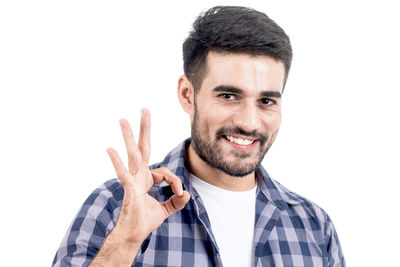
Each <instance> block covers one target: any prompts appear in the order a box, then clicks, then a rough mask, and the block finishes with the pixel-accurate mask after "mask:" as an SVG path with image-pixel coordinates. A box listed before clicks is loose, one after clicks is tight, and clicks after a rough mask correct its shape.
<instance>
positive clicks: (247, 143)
mask: <svg viewBox="0 0 400 267" xmlns="http://www.w3.org/2000/svg"><path fill="white" fill-rule="evenodd" d="M222 140H223V141H225V142H226V143H227V144H229V145H230V147H232V148H233V149H234V150H237V151H241V152H248V151H250V150H252V149H253V148H254V147H255V146H256V145H258V144H259V142H260V141H259V140H258V139H250V138H248V137H247V138H246V137H243V136H240V137H239V136H233V135H223V138H222Z"/></svg>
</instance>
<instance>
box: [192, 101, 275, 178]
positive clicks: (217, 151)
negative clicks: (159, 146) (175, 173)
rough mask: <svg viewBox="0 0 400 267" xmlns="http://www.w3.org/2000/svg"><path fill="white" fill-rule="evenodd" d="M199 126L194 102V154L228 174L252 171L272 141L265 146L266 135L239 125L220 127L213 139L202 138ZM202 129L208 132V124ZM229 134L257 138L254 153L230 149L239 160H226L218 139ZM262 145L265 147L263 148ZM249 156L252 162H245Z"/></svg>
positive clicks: (244, 174) (240, 174) (239, 175)
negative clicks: (256, 147) (256, 148)
mask: <svg viewBox="0 0 400 267" xmlns="http://www.w3.org/2000/svg"><path fill="white" fill-rule="evenodd" d="M199 128H200V127H199V114H198V112H197V107H196V104H195V111H194V116H193V122H192V133H191V134H192V145H193V149H194V151H195V152H196V154H197V155H198V156H199V157H200V158H201V159H202V160H203V161H205V162H206V163H207V164H208V165H209V166H211V167H213V168H216V169H218V170H221V171H223V172H224V173H226V174H228V175H230V176H236V177H243V176H246V175H247V174H250V173H252V172H253V171H254V170H255V169H257V167H258V166H259V165H260V163H261V161H262V160H263V158H264V156H265V154H266V153H267V151H268V150H269V148H270V147H271V145H272V142H273V140H271V142H270V143H269V144H268V145H267V146H266V147H265V144H266V142H267V140H268V137H267V136H266V135H263V134H261V133H259V132H257V131H255V130H254V131H252V132H247V131H245V130H243V129H242V128H240V127H221V128H219V129H218V130H217V132H216V134H215V135H216V136H215V139H214V141H212V140H211V138H203V137H202V135H201V132H200V129H199ZM203 130H205V132H208V126H205V129H203ZM230 134H240V135H243V136H247V137H252V138H255V139H257V140H258V141H259V142H260V143H259V149H258V151H257V152H256V153H254V152H253V153H247V152H240V151H235V150H232V151H231V153H232V154H233V155H234V156H235V157H236V158H238V160H239V162H238V161H236V160H235V161H234V162H229V161H227V160H226V159H225V158H224V156H223V153H222V149H221V147H220V144H219V143H218V141H219V140H220V139H221V138H225V137H224V136H227V135H230ZM273 137H275V136H273ZM272 139H274V138H272ZM264 147H265V149H263V148H264ZM254 154H255V155H254ZM251 157H254V158H255V160H254V161H253V162H250V163H246V161H245V160H246V159H249V158H251Z"/></svg>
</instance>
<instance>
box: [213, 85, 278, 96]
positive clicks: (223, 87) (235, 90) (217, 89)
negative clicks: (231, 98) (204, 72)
mask: <svg viewBox="0 0 400 267" xmlns="http://www.w3.org/2000/svg"><path fill="white" fill-rule="evenodd" d="M213 91H214V92H221V93H235V94H244V91H243V90H242V89H239V88H236V87H233V86H226V85H220V86H217V87H215V88H214V90H213ZM261 96H263V97H274V98H281V97H282V94H281V93H280V92H278V91H262V92H261Z"/></svg>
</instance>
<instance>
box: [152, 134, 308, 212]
mask: <svg viewBox="0 0 400 267" xmlns="http://www.w3.org/2000/svg"><path fill="white" fill-rule="evenodd" d="M190 142H191V139H190V138H188V139H186V140H185V141H183V142H182V143H180V144H179V145H178V146H177V147H176V148H175V149H173V150H172V151H171V152H169V153H168V154H167V156H166V157H165V159H164V160H163V161H162V162H161V163H160V166H165V167H167V168H168V169H169V170H171V171H172V172H173V173H175V174H176V175H177V176H178V177H179V178H181V180H182V183H183V186H184V188H185V189H186V190H188V191H189V192H193V188H192V185H191V182H190V181H191V179H190V171H189V164H188V161H187V159H186V150H187V149H188V147H189V145H190ZM157 167H158V166H157ZM256 180H257V187H258V189H257V192H258V193H259V192H260V191H261V192H262V193H263V194H264V196H265V197H266V198H267V199H268V201H270V202H272V203H273V204H274V205H275V206H276V207H278V208H279V209H281V210H285V209H287V208H288V207H289V205H296V204H299V203H301V202H303V200H302V199H299V198H298V197H296V195H294V194H293V193H291V192H290V191H289V190H287V189H286V188H284V187H283V186H281V185H280V184H279V183H278V182H276V181H274V180H273V179H271V178H270V176H269V174H268V173H267V171H266V170H265V169H264V168H263V167H262V166H261V165H260V166H259V167H258V168H257V169H256ZM167 185H168V184H166V183H162V184H160V187H164V186H167Z"/></svg>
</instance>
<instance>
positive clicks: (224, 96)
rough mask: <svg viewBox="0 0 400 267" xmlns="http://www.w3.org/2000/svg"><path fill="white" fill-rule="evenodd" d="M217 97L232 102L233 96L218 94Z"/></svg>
mask: <svg viewBox="0 0 400 267" xmlns="http://www.w3.org/2000/svg"><path fill="white" fill-rule="evenodd" d="M219 97H221V98H223V99H225V100H234V99H235V96H234V95H232V94H220V95H219Z"/></svg>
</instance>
